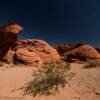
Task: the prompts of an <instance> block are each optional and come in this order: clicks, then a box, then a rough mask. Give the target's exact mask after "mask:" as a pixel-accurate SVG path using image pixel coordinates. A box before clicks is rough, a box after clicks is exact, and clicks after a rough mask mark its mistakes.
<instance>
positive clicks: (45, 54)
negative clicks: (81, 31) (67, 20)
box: [0, 23, 100, 66]
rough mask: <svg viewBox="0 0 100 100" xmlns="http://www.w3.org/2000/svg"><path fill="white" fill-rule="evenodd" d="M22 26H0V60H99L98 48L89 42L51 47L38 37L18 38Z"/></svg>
mask: <svg viewBox="0 0 100 100" xmlns="http://www.w3.org/2000/svg"><path fill="white" fill-rule="evenodd" d="M22 30H23V27H22V26H20V25H18V24H16V23H9V24H7V25H3V26H1V27H0V61H3V62H6V63H9V64H10V63H13V64H24V65H36V66H37V65H42V64H44V63H51V62H55V61H59V60H61V58H63V60H64V61H70V62H73V61H77V60H82V61H87V59H99V60H100V48H94V47H92V46H90V45H89V44H83V43H79V44H75V45H74V44H61V45H58V46H57V48H53V47H52V46H50V45H49V44H48V43H47V42H45V41H43V40H39V39H26V40H18V39H17V36H18V34H19V33H20V32H21V31H22Z"/></svg>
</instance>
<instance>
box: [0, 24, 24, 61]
mask: <svg viewBox="0 0 100 100" xmlns="http://www.w3.org/2000/svg"><path fill="white" fill-rule="evenodd" d="M22 29H23V28H22V27H21V26H20V25H18V24H16V23H9V24H7V25H4V26H1V27H0V58H1V59H2V57H3V56H4V55H5V54H6V53H7V51H8V50H9V48H10V47H11V46H12V45H13V44H14V43H15V42H16V41H17V35H18V33H19V32H20V31H21V30H22Z"/></svg>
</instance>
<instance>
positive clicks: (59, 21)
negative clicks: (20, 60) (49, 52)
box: [0, 0, 100, 47]
mask: <svg viewBox="0 0 100 100" xmlns="http://www.w3.org/2000/svg"><path fill="white" fill-rule="evenodd" d="M12 21H15V22H16V23H18V24H21V25H22V26H23V27H24V31H23V32H22V33H21V34H20V35H19V39H25V38H39V39H43V40H46V41H48V42H49V43H51V44H59V43H79V42H85V43H90V44H92V45H94V46H98V47H100V0H8V1H7V0H6V1H5V0H2V1H0V25H3V24H6V23H9V22H12Z"/></svg>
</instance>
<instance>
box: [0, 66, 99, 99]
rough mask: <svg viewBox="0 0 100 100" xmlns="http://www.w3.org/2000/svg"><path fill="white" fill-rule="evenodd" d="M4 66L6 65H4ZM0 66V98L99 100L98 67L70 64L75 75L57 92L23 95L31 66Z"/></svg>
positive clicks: (30, 77) (30, 73) (30, 72)
mask: <svg viewBox="0 0 100 100" xmlns="http://www.w3.org/2000/svg"><path fill="white" fill-rule="evenodd" d="M5 66H6V65H5ZM5 66H3V67H0V100H100V67H97V68H84V67H83V66H84V65H83V64H72V66H71V72H74V73H76V75H75V76H74V77H73V78H72V79H71V80H70V81H69V83H68V84H67V86H66V87H65V88H64V89H62V90H61V91H60V93H59V94H56V95H51V96H37V97H35V98H34V97H32V96H31V95H24V91H23V87H24V86H26V84H27V83H28V82H29V81H31V80H32V72H33V69H32V68H31V67H18V66H15V67H12V68H8V67H7V66H6V67H5Z"/></svg>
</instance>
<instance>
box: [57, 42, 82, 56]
mask: <svg viewBox="0 0 100 100" xmlns="http://www.w3.org/2000/svg"><path fill="white" fill-rule="evenodd" d="M82 45H83V43H78V44H61V45H58V46H57V47H56V49H57V51H58V53H59V54H60V55H61V56H62V55H64V53H67V52H68V51H71V50H73V49H75V48H77V47H79V46H82Z"/></svg>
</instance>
